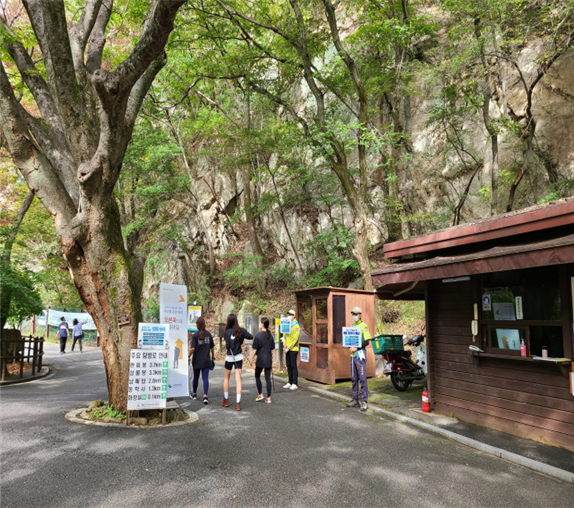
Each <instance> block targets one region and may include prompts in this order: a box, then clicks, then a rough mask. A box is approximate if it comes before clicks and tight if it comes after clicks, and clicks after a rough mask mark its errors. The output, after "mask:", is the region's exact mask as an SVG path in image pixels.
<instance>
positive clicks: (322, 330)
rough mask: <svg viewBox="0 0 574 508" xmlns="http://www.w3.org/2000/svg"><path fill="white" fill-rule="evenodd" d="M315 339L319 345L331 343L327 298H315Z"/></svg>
mask: <svg viewBox="0 0 574 508" xmlns="http://www.w3.org/2000/svg"><path fill="white" fill-rule="evenodd" d="M315 337H316V339H317V344H328V343H329V321H328V314H327V298H315Z"/></svg>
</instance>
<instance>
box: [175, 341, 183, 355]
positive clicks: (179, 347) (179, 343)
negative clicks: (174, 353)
mask: <svg viewBox="0 0 574 508" xmlns="http://www.w3.org/2000/svg"><path fill="white" fill-rule="evenodd" d="M181 346H183V342H182V341H181V339H177V340H176V341H175V347H176V348H178V349H179V356H178V357H177V359H178V360H183V348H182V347H181Z"/></svg>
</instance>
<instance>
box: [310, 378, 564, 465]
mask: <svg viewBox="0 0 574 508" xmlns="http://www.w3.org/2000/svg"><path fill="white" fill-rule="evenodd" d="M307 383H309V382H307ZM312 384H313V385H314V386H316V387H318V388H322V389H325V390H328V391H332V392H336V393H339V394H341V395H345V396H347V397H349V398H351V396H352V392H351V382H350V381H348V382H342V383H337V384H336V385H332V386H329V385H322V384H318V383H312ZM368 385H369V403H370V404H377V405H379V406H380V407H382V408H384V409H388V410H390V411H394V412H396V413H399V414H403V415H405V416H408V417H410V418H416V419H418V420H422V421H424V422H426V423H429V424H432V425H435V426H437V427H441V428H445V429H448V430H450V431H452V432H456V433H457V434H460V435H463V436H466V437H470V438H472V439H476V440H478V441H480V442H483V443H486V444H489V445H492V446H496V447H497V448H501V449H503V450H507V451H510V452H513V453H517V454H518V455H522V456H524V457H528V458H531V459H533V460H537V461H540V462H543V463H545V464H549V465H551V466H554V467H558V468H560V469H564V470H566V471H570V472H573V473H574V453H572V452H570V451H568V450H564V449H562V448H556V447H554V446H548V445H545V444H541V443H539V442H537V441H534V440H531V439H523V438H520V437H516V436H512V435H510V434H505V433H503V432H499V431H496V430H493V429H489V428H487V427H481V426H479V425H474V424H471V423H467V422H464V421H461V420H458V419H457V418H453V417H450V416H444V415H438V414H435V413H431V414H430V415H427V414H424V413H422V411H421V403H422V400H421V399H422V391H423V389H424V387H425V382H424V381H415V382H414V383H413V384H412V385H411V387H410V388H409V389H408V390H407V391H405V392H399V391H398V390H396V389H395V388H394V387H393V385H392V383H391V380H390V379H389V378H386V377H385V378H371V379H369V380H368Z"/></svg>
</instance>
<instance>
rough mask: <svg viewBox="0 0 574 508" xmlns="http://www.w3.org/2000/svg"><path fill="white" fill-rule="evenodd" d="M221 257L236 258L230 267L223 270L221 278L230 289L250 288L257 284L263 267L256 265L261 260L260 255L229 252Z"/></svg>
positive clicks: (262, 272)
mask: <svg viewBox="0 0 574 508" xmlns="http://www.w3.org/2000/svg"><path fill="white" fill-rule="evenodd" d="M222 257H223V258H234V259H237V262H236V263H235V264H234V265H233V266H232V267H231V268H229V269H228V270H226V271H225V272H223V279H224V281H225V283H226V284H228V285H229V287H230V288H231V289H232V290H237V289H240V288H243V289H246V288H252V287H254V286H255V285H256V284H257V281H258V279H260V278H261V277H263V276H264V269H263V268H262V267H260V266H258V265H259V264H260V262H261V257H260V256H253V255H251V254H243V253H229V254H224V255H223V256H222Z"/></svg>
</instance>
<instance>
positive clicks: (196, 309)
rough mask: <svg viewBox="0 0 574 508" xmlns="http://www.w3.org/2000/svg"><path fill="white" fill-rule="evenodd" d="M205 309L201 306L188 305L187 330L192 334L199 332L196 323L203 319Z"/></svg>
mask: <svg viewBox="0 0 574 508" xmlns="http://www.w3.org/2000/svg"><path fill="white" fill-rule="evenodd" d="M202 312H203V307H202V306H201V305H188V307H187V329H188V330H189V331H190V332H197V325H196V324H195V323H196V321H197V320H198V319H199V318H200V317H201V314H202Z"/></svg>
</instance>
